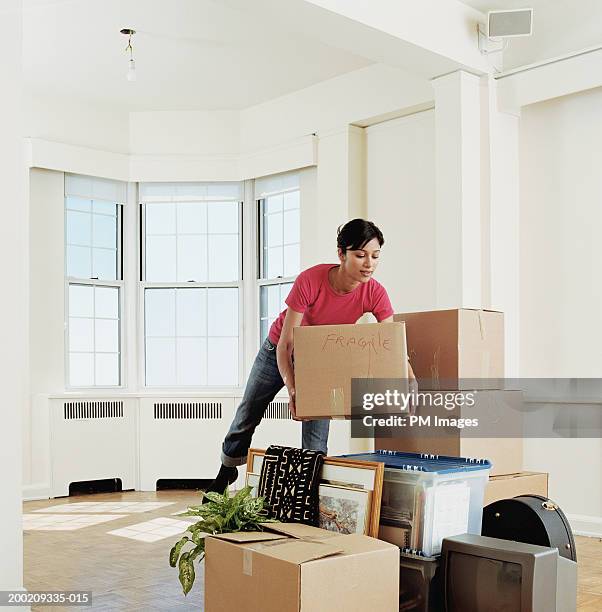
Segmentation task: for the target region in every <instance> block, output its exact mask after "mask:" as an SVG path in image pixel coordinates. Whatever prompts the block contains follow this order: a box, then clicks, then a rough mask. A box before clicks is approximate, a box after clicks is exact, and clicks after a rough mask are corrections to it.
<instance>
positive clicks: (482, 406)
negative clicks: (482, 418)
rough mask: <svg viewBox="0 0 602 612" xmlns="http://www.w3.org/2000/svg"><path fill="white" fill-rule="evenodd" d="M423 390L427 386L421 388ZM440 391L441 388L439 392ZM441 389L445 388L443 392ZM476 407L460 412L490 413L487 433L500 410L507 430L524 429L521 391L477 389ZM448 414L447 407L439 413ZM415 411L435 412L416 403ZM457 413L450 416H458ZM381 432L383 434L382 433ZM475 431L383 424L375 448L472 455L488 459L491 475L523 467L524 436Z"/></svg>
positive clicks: (420, 413)
mask: <svg viewBox="0 0 602 612" xmlns="http://www.w3.org/2000/svg"><path fill="white" fill-rule="evenodd" d="M421 391H424V390H421ZM437 393H439V392H437ZM441 393H442V392H441ZM474 394H475V396H474V397H475V400H476V403H475V407H474V408H472V409H470V413H469V414H468V413H467V412H468V411H467V409H464V410H460V411H459V413H458V416H460V417H464V416H466V417H473V416H478V414H479V411H487V414H488V415H490V417H489V423H491V426H489V427H488V429H487V431H488V433H491V434H495V427H496V423H495V422H493V421H494V418H495V415H496V414H499V413H500V412H501V413H503V414H506V415H508V416H507V419H506V420H505V421H500V423H501V424H500V425H499V427H503V428H506V432H508V433H512V432H514V431H516V432H517V434H520V432H521V431H522V412H521V410H520V407H521V406H522V402H523V392H522V391H510V390H503V391H499V390H487V391H475V392H474ZM441 413H443V416H446V415H445V414H444V413H445V409H440V410H439V412H438V414H441ZM415 414H416V415H417V416H425V415H428V414H433V410H432V409H427V408H425V407H424V406H420V405H419V406H417V407H416V411H415ZM455 415H456V413H454V414H453V415H452V413H450V415H449V416H455ZM379 433H380V435H379ZM474 435H475V434H474V432H470V431H469V430H467V429H457V428H452V427H450V428H447V427H446V428H441V427H435V426H432V427H426V426H422V427H414V428H412V429H409V428H406V429H399V428H394V429H392V428H382V429H380V430H379V429H377V430H376V431H375V440H374V448H375V449H376V450H396V451H403V452H408V453H430V454H433V455H448V456H450V457H469V458H473V459H488V460H489V461H490V462H491V464H492V468H491V472H490V474H491V475H500V474H515V473H517V472H520V471H521V470H522V469H523V439H522V438H521V437H520V435H517V437H512V438H511V437H483V438H477V437H474Z"/></svg>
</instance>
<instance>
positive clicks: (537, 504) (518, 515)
mask: <svg viewBox="0 0 602 612" xmlns="http://www.w3.org/2000/svg"><path fill="white" fill-rule="evenodd" d="M481 534H482V535H484V536H489V537H491V538H500V539H502V540H513V541H515V542H524V543H525V544H537V545H538V546H550V547H552V548H558V552H559V554H560V555H561V556H562V557H566V558H567V559H570V560H571V561H577V549H576V548H575V539H574V538H573V532H572V531H571V526H570V525H569V522H568V520H567V518H566V516H565V515H564V512H563V511H562V510H561V509H560V508H559V507H558V504H555V503H554V502H553V501H552V500H550V499H548V498H547V497H542V496H540V495H520V496H518V497H514V498H512V499H501V500H499V501H496V502H493V503H492V504H489V505H488V506H486V507H485V508H484V509H483V525H482V528H481Z"/></svg>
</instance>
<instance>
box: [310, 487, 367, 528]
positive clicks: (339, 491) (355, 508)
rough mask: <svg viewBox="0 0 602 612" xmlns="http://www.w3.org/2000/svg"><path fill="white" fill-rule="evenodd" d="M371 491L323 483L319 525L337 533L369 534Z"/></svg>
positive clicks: (320, 489)
mask: <svg viewBox="0 0 602 612" xmlns="http://www.w3.org/2000/svg"><path fill="white" fill-rule="evenodd" d="M370 498H371V494H370V491H368V490H366V489H356V488H351V487H337V486H334V485H330V484H321V485H320V487H319V522H318V527H320V528H321V529H327V530H328V531H336V532H337V533H344V534H349V533H359V534H362V535H367V532H368V529H369V524H368V517H369V512H370Z"/></svg>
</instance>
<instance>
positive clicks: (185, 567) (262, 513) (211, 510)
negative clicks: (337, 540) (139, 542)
mask: <svg viewBox="0 0 602 612" xmlns="http://www.w3.org/2000/svg"><path fill="white" fill-rule="evenodd" d="M251 489H252V487H245V488H244V489H241V490H240V491H238V493H236V494H235V495H234V496H233V497H230V494H229V492H228V488H226V490H225V491H224V493H223V495H220V494H219V493H214V492H209V493H205V492H201V495H202V497H205V498H207V499H208V500H209V501H208V502H206V503H204V504H201V505H199V506H190V507H189V508H188V510H187V511H186V512H183V513H182V514H180V515H179V516H198V517H199V520H198V522H196V523H194V524H193V525H191V526H190V527H188V529H187V530H186V532H187V533H188V534H189V535H185V536H184V537H183V538H182V539H181V540H180V541H179V542H177V543H176V544H175V545H174V546H173V548H172V549H171V551H170V553H169V564H170V565H171V566H172V567H176V566H177V567H178V570H179V578H180V583H181V585H182V589H183V591H184V595H187V594H188V592H189V591H190V589H191V588H192V585H193V584H194V579H195V571H194V561H195V560H196V559H198V561H199V563H200V562H201V561H202V560H203V559H204V558H205V536H206V535H213V534H216V533H233V532H236V531H262V530H263V527H262V523H268V522H275V521H274V520H273V519H270V518H268V514H267V510H266V509H265V508H264V499H263V497H251ZM185 548H187V550H184V549H185Z"/></svg>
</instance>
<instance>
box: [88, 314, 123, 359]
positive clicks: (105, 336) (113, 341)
mask: <svg viewBox="0 0 602 612" xmlns="http://www.w3.org/2000/svg"><path fill="white" fill-rule="evenodd" d="M94 327H95V339H96V351H101V352H103V353H118V352H119V321H115V320H113V319H96V320H95V321H94Z"/></svg>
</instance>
